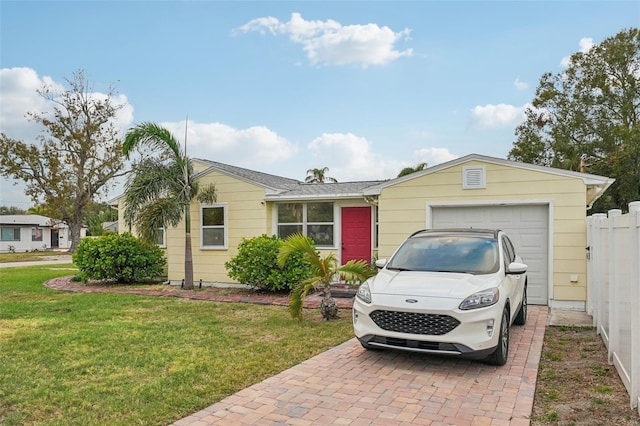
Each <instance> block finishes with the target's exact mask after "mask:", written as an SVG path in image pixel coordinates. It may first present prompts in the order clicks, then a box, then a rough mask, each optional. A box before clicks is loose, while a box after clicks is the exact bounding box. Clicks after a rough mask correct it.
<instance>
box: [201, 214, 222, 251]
mask: <svg viewBox="0 0 640 426" xmlns="http://www.w3.org/2000/svg"><path fill="white" fill-rule="evenodd" d="M220 207H221V208H222V215H223V225H222V227H223V232H224V233H223V235H224V237H223V238H224V244H223V245H220V246H205V245H204V244H203V242H204V227H203V225H202V222H203V220H202V210H203V209H207V208H220ZM218 229H219V228H218ZM228 248H229V215H228V206H227V203H213V204H201V205H200V249H201V250H227V249H228Z"/></svg>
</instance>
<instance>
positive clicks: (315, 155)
mask: <svg viewBox="0 0 640 426" xmlns="http://www.w3.org/2000/svg"><path fill="white" fill-rule="evenodd" d="M308 149H309V151H311V154H312V161H311V162H310V164H309V167H308V168H312V167H329V172H328V173H327V174H328V175H329V176H331V177H334V178H336V179H338V181H339V182H349V181H358V180H381V179H392V178H395V177H396V176H398V173H400V171H401V170H402V169H404V168H405V167H409V166H411V167H414V166H416V165H417V164H419V163H423V162H424V163H427V165H428V166H429V167H430V166H435V165H436V164H440V163H444V162H446V161H450V160H453V159H455V158H457V156H456V155H453V154H451V153H450V152H449V151H448V150H447V149H445V148H424V149H420V150H417V151H415V152H414V153H413V160H412V161H407V160H398V159H394V158H389V157H388V156H382V155H380V154H378V153H376V152H375V150H374V147H373V144H372V143H371V142H370V141H368V140H367V139H366V138H363V137H360V136H356V135H354V134H353V133H324V134H322V135H320V136H319V137H317V138H315V139H314V140H313V141H311V142H310V143H309V145H308Z"/></svg>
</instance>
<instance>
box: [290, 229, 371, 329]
mask: <svg viewBox="0 0 640 426" xmlns="http://www.w3.org/2000/svg"><path fill="white" fill-rule="evenodd" d="M296 252H301V253H302V255H303V257H304V259H305V260H307V262H309V264H310V265H311V275H312V276H311V277H310V278H307V279H305V280H302V281H300V282H299V283H297V284H296V285H295V286H294V288H293V290H292V291H291V294H290V295H289V313H290V314H291V316H292V317H293V318H296V319H298V320H301V319H302V308H303V302H304V299H305V297H306V296H307V295H308V294H309V293H310V292H311V291H313V290H316V289H317V288H318V287H320V288H321V289H322V290H323V292H324V297H323V299H322V302H321V303H320V312H321V313H322V317H323V318H324V319H325V320H330V319H336V318H338V305H336V302H335V300H333V298H332V297H331V282H332V281H333V278H334V277H335V276H336V275H341V276H342V277H344V279H345V280H346V281H347V283H350V284H353V283H360V282H362V281H364V280H366V279H367V278H369V277H370V276H371V275H372V274H373V273H372V270H371V269H370V268H369V265H367V262H365V261H364V260H350V261H348V262H347V263H345V264H344V265H342V266H338V258H337V256H336V255H335V253H329V254H328V255H327V256H326V257H325V258H322V257H320V253H319V252H318V250H316V247H315V245H314V244H313V241H312V240H311V239H310V238H309V237H305V236H304V235H302V234H300V233H297V234H292V235H290V236H289V237H288V238H287V239H286V240H285V241H284V244H283V245H282V246H281V247H280V250H279V252H278V265H280V267H282V266H284V264H285V262H286V261H287V258H288V257H289V256H290V255H291V254H293V253H296Z"/></svg>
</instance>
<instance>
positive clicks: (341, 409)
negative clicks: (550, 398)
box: [174, 306, 548, 426]
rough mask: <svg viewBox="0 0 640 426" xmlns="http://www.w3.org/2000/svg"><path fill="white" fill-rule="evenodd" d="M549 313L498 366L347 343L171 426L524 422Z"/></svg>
mask: <svg viewBox="0 0 640 426" xmlns="http://www.w3.org/2000/svg"><path fill="white" fill-rule="evenodd" d="M547 312H548V310H547V307H546V306H544V307H543V306H530V307H529V315H528V319H527V324H526V325H525V326H523V327H519V326H513V327H512V328H511V349H510V354H509V361H508V362H507V365H505V366H503V367H494V366H489V365H486V364H483V363H481V362H476V361H467V360H459V359H453V358H443V357H435V356H429V355H422V354H412V353H403V352H396V351H365V350H364V349H362V348H361V346H360V344H359V343H358V342H357V341H356V340H355V339H351V340H349V341H347V342H345V343H343V344H342V345H340V346H337V347H335V348H333V349H330V350H328V351H326V352H324V353H322V354H320V355H318V356H316V357H314V358H311V359H309V360H307V361H305V362H303V363H301V364H299V365H297V366H295V367H293V368H290V369H288V370H286V371H283V372H282V373H280V374H278V375H276V376H273V377H271V378H269V379H267V380H265V381H263V382H260V383H258V384H256V385H253V386H251V387H249V388H247V389H244V390H242V391H240V392H238V393H236V394H234V395H231V396H229V397H227V398H225V399H223V400H222V401H220V402H218V403H216V404H213V405H211V406H210V407H207V408H205V409H204V410H202V411H200V412H198V413H195V414H193V415H191V416H189V417H186V418H184V419H181V420H179V421H177V422H175V423H174V425H175V426H187V425H188V426H200V425H202V426H204V425H352V426H355V425H474V426H475V425H514V426H515V425H528V424H529V416H530V415H531V410H532V408H533V397H534V392H535V386H536V376H537V371H538V364H539V361H540V354H541V351H542V342H543V339H544V328H545V324H546V320H547Z"/></svg>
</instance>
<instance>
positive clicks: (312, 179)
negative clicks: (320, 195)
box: [304, 167, 338, 183]
mask: <svg viewBox="0 0 640 426" xmlns="http://www.w3.org/2000/svg"><path fill="white" fill-rule="evenodd" d="M328 171H329V168H328V167H323V168H321V169H309V170H307V177H306V178H305V180H304V181H305V182H306V183H325V182H332V183H336V182H338V180H337V179H336V178H332V177H331V176H327V172H328Z"/></svg>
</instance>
